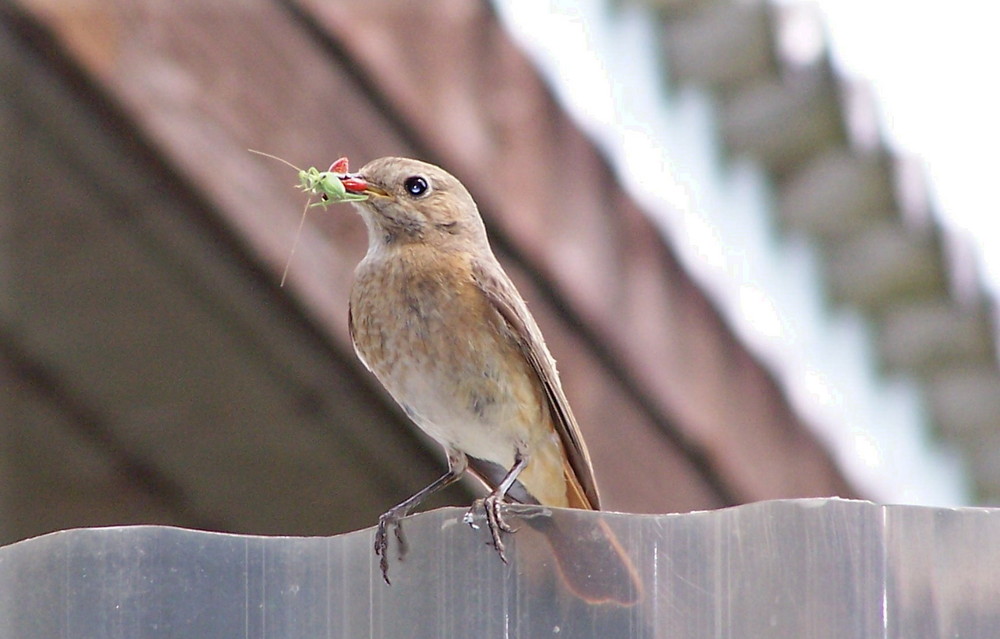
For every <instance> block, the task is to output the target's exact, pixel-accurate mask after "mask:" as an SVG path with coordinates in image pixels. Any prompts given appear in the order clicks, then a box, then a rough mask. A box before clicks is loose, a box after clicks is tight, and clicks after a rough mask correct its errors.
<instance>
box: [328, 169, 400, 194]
mask: <svg viewBox="0 0 1000 639" xmlns="http://www.w3.org/2000/svg"><path fill="white" fill-rule="evenodd" d="M338 177H340V182H341V184H343V185H344V189H345V190H346V191H347V192H348V193H355V194H357V195H380V196H382V197H388V195H389V193H388V192H386V191H385V189H382V188H380V187H377V186H375V185H374V184H372V183H371V182H369V181H368V180H366V179H365V178H363V177H362V176H361V175H359V174H358V173H345V174H344V175H341V176H338Z"/></svg>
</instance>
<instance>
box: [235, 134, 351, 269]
mask: <svg viewBox="0 0 1000 639" xmlns="http://www.w3.org/2000/svg"><path fill="white" fill-rule="evenodd" d="M248 150H249V151H250V152H251V153H256V154H257V155H263V156H264V157H267V158H271V159H273V160H277V161H278V162H281V163H283V164H287V165H288V166H290V167H292V168H293V169H295V170H296V171H298V172H299V184H298V188H299V189H300V190H301V191H303V192H304V193H308V194H309V199H307V200H306V205H305V206H304V207H303V208H302V218H301V219H300V220H299V228H298V230H296V231H295V240H294V241H293V242H292V250H291V251H289V253H288V261H287V262H285V270H284V272H283V273H282V274H281V287H284V286H285V279H286V278H287V277H288V268H289V267H290V266H291V264H292V256H293V255H295V249H296V248H297V247H298V245H299V236H300V235H301V234H302V227H303V226H304V225H305V222H306V213H307V212H308V211H309V209H310V208H312V207H314V206H322V207H323V208H324V209H326V207H328V206H330V205H331V204H336V203H337V202H360V201H361V200H366V199H368V196H367V195H364V194H361V193H350V192H348V191H347V188H345V187H346V186H347V185H350V184H352V183H353V182H352V180H353V181H356V180H355V179H354V178H351V177H347V176H346V174H347V158H340V159H339V160H337V161H336V162H334V163H333V164H331V165H330V168H329V170H326V171H320V170H319V169H317V168H316V167H314V166H311V167H309V169H308V170H303V169H300V168H299V167H297V166H295V165H294V164H292V163H291V162H289V161H288V160H284V159H282V158H279V157H278V156H276V155H271V154H270V153H264V152H263V151H254V150H253V149H248ZM315 195H318V196H319V201H318V202H313V201H312V199H313V196H315Z"/></svg>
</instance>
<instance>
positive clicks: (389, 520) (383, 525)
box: [375, 508, 406, 584]
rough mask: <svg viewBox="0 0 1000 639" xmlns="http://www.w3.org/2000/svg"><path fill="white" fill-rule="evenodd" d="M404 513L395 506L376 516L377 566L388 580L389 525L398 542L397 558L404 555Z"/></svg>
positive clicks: (401, 557) (383, 577)
mask: <svg viewBox="0 0 1000 639" xmlns="http://www.w3.org/2000/svg"><path fill="white" fill-rule="evenodd" d="M405 516H406V513H405V512H403V511H400V510H398V509H396V508H393V509H392V510H390V511H388V512H386V513H384V514H383V515H382V516H380V517H379V518H378V528H376V529H375V555H376V556H377V557H378V558H379V562H378V566H379V569H381V571H382V579H384V580H385V583H387V584H390V581H389V527H390V526H391V527H392V528H393V529H394V530H395V533H396V541H397V543H398V544H399V559H400V560H402V559H403V557H404V556H406V538H405V537H404V536H403V522H402V520H403V517H405Z"/></svg>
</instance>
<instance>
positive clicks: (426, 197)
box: [342, 157, 487, 249]
mask: <svg viewBox="0 0 1000 639" xmlns="http://www.w3.org/2000/svg"><path fill="white" fill-rule="evenodd" d="M342 181H343V182H344V186H345V188H346V189H347V191H348V192H351V193H357V194H364V195H367V196H368V198H367V199H366V200H363V201H360V202H355V203H354V205H355V206H356V207H357V208H358V210H359V211H360V212H361V215H362V217H363V218H364V219H365V224H366V225H367V226H368V239H369V246H370V247H371V248H373V249H374V248H378V247H384V246H388V245H393V244H399V245H402V244H405V243H410V242H421V243H424V244H428V245H431V246H435V247H438V248H442V249H448V248H456V249H469V248H478V247H479V246H485V245H486V243H487V239H486V230H485V228H484V227H483V220H482V218H481V217H480V215H479V210H478V209H477V208H476V203H475V202H474V201H473V200H472V196H471V195H469V192H468V191H467V190H466V189H465V187H464V186H462V183H461V182H459V181H458V180H457V179H455V178H454V177H452V176H451V175H450V174H449V173H448V172H446V171H444V170H443V169H441V168H439V167H437V166H434V165H433V164H428V163H426V162H420V161H419V160H410V159H407V158H395V157H386V158H379V159H378V160H372V161H371V162H369V163H368V164H366V165H365V166H364V167H363V168H362V169H361V170H360V171H358V172H357V173H348V174H345V175H344V176H343V177H342Z"/></svg>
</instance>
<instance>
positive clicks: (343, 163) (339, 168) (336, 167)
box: [330, 158, 347, 173]
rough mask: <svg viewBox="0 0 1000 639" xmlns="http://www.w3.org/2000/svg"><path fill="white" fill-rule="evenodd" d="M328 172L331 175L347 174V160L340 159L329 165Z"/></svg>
mask: <svg viewBox="0 0 1000 639" xmlns="http://www.w3.org/2000/svg"><path fill="white" fill-rule="evenodd" d="M330 171H332V172H333V173H347V158H340V159H339V160H337V161H336V162H334V163H333V164H331V165H330Z"/></svg>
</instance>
